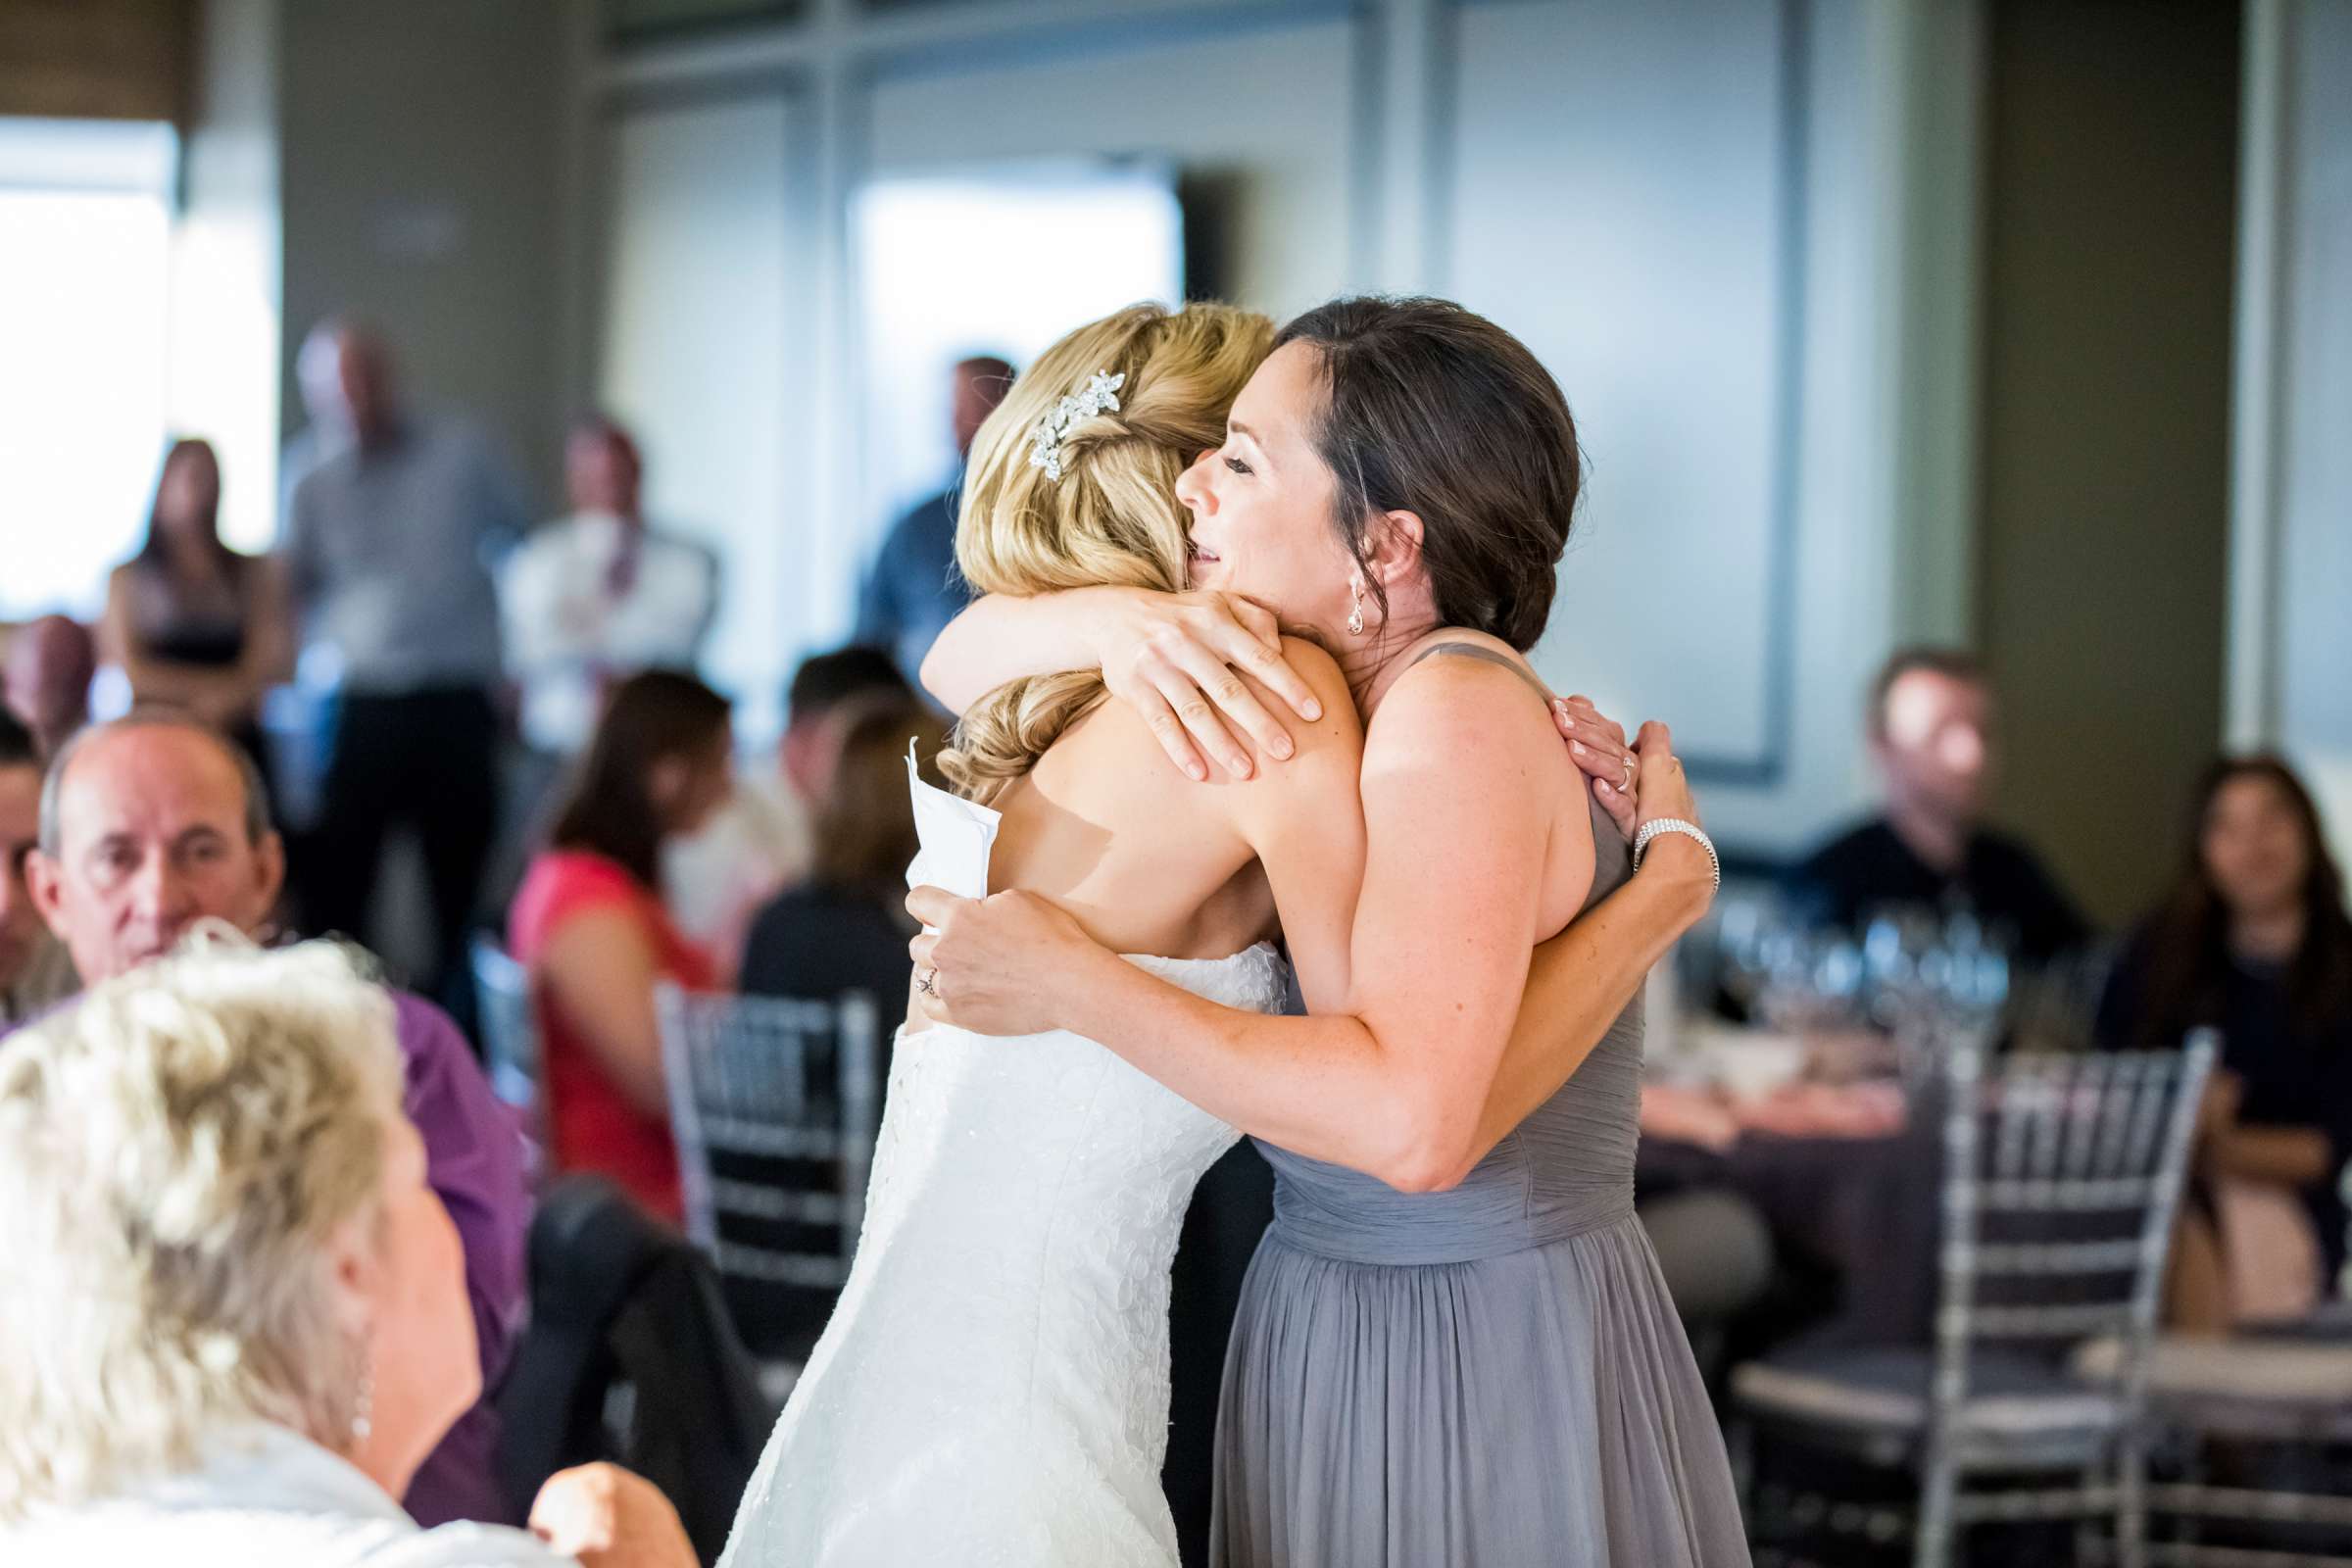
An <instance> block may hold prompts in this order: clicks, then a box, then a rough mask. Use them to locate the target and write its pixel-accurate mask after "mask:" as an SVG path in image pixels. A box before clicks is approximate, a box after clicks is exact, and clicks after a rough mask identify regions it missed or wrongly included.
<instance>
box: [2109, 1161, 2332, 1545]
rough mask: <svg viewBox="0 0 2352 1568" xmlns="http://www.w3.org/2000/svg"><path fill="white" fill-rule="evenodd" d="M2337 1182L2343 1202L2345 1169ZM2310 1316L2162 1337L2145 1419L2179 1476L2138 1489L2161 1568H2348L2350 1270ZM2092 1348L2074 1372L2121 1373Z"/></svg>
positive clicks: (2151, 1365) (2112, 1349) (2149, 1377)
mask: <svg viewBox="0 0 2352 1568" xmlns="http://www.w3.org/2000/svg"><path fill="white" fill-rule="evenodd" d="M2342 1181H2343V1183H2344V1185H2345V1187H2346V1189H2347V1191H2348V1192H2352V1163H2348V1164H2347V1165H2346V1167H2345V1170H2344V1173H2343V1176H2342ZM2346 1267H2347V1271H2348V1272H2347V1277H2346V1278H2345V1279H2339V1280H2337V1281H2335V1282H2333V1285H2334V1291H2333V1296H2332V1299H2326V1300H2323V1301H2322V1302H2321V1304H2320V1305H2319V1307H2318V1308H2317V1309H2316V1310H2315V1311H2313V1312H2312V1313H2311V1314H2310V1315H2309V1316H2307V1317H2303V1318H2299V1319H2293V1320H2289V1321H2285V1322H2276V1323H2264V1324H2259V1325H2252V1326H2247V1327H2243V1328H2241V1329H2240V1330H2239V1331H2238V1332H2237V1333H2235V1334H2231V1335H2229V1336H2226V1337H2224V1336H2206V1335H2196V1336H2188V1335H2181V1336H2167V1337H2165V1338H2162V1339H2159V1340H2158V1341H2157V1342H2156V1347H2155V1350H2154V1352H2153V1354H2152V1355H2151V1357H2150V1359H2149V1362H2148V1372H2147V1382H2148V1406H2149V1414H2150V1417H2151V1419H2152V1420H2153V1422H2154V1423H2155V1424H2156V1426H2157V1428H2158V1430H2159V1431H2160V1432H2161V1433H2162V1434H2163V1436H2164V1438H2165V1439H2166V1444H2167V1447H2168V1448H2169V1449H2170V1450H2171V1451H2172V1452H2173V1453H2174V1454H2175V1455H2176V1457H2177V1459H2178V1465H2177V1469H2178V1472H2179V1473H2178V1475H2177V1476H2174V1477H2172V1478H2171V1479H2168V1480H2166V1481H2163V1482H2160V1483H2158V1484H2155V1485H2151V1486H2150V1487H2149V1488H2148V1508H2149V1512H2150V1514H2151V1515H2152V1516H2153V1523H2152V1524H2151V1527H2150V1536H2151V1539H2150V1541H2149V1544H2148V1559H2149V1561H2150V1562H2152V1563H2158V1564H2162V1565H2165V1568H2352V1487H2347V1485H2346V1481H2347V1478H2348V1476H2352V1293H2348V1292H2347V1290H2346V1287H2347V1285H2352V1264H2347V1265H2346ZM2082 1372H2083V1374H2084V1375H2085V1376H2086V1377H2090V1378H2093V1379H2098V1380H2110V1379H2113V1378H2114V1377H2115V1376H2116V1375H2117V1373H2118V1365H2117V1356H2116V1353H2115V1347H2114V1346H2112V1345H2108V1344H2100V1345H2093V1346H2090V1347H2088V1348H2086V1350H2085V1352H2084V1354H2083V1356H2082Z"/></svg>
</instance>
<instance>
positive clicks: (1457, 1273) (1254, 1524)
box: [1211, 1203, 1748, 1568]
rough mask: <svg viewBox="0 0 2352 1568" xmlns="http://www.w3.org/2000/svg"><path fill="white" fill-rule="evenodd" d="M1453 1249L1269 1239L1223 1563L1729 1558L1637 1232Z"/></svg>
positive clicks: (1685, 1363) (1704, 1412)
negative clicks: (1340, 1251)
mask: <svg viewBox="0 0 2352 1568" xmlns="http://www.w3.org/2000/svg"><path fill="white" fill-rule="evenodd" d="M1627 1207H1628V1210H1629V1211H1628V1212H1626V1213H1625V1214H1624V1215H1623V1217H1621V1218H1617V1219H1613V1220H1609V1221H1606V1222H1604V1223H1602V1224H1599V1225H1597V1226H1595V1227H1593V1228H1592V1229H1589V1230H1584V1231H1582V1232H1581V1233H1579V1234H1576V1235H1573V1236H1569V1237H1566V1238H1564V1239H1561V1240H1557V1241H1552V1242H1547V1243H1544V1244H1542V1245H1539V1246H1535V1247H1531V1248H1528V1249H1525V1250H1517V1251H1510V1252H1506V1253H1503V1254H1501V1255H1495V1256H1482V1257H1477V1258H1473V1259H1471V1260H1468V1261H1460V1262H1424V1263H1405V1264H1398V1263H1388V1262H1365V1261H1359V1260H1352V1259H1348V1258H1338V1257H1331V1256H1324V1255H1318V1254H1317V1253H1316V1252H1314V1251H1312V1250H1305V1249H1302V1248H1300V1247H1299V1246H1296V1245H1294V1244H1293V1243H1291V1242H1289V1241H1286V1240H1285V1239H1284V1237H1283V1235H1282V1226H1281V1225H1279V1224H1278V1225H1277V1226H1276V1228H1275V1230H1274V1231H1273V1232H1271V1233H1269V1235H1268V1236H1267V1238H1266V1240H1265V1242H1264V1244H1263V1245H1262V1246H1261V1247H1260V1248H1259V1250H1258V1253H1257V1256H1256V1258H1255V1259H1254V1261H1253V1262H1252V1263H1251V1265H1250V1277H1249V1281H1248V1284H1247V1285H1246V1287H1245V1288H1244V1292H1243V1298H1242V1306H1241V1312H1240V1315H1239V1316H1238V1318H1237V1319H1236V1321H1235V1325H1234V1332H1233V1341H1232V1344H1231V1347H1230V1348H1229V1350H1228V1353H1227V1358H1226V1366H1225V1377H1224V1391H1223V1404H1222V1408H1221V1409H1220V1412H1219V1416H1218V1424H1217V1497H1216V1512H1215V1521H1214V1526H1213V1530H1212V1535H1211V1541H1212V1544H1213V1550H1214V1555H1215V1560H1216V1562H1217V1563H1219V1564H1221V1565H1222V1568H1371V1565H1388V1568H1438V1565H1450V1568H1462V1565H1472V1568H1520V1565H1532V1564H1545V1565H1571V1568H1602V1565H1604V1564H1615V1565H1625V1568H1634V1565H1639V1568H1684V1565H1689V1568H1735V1565H1744V1564H1746V1563H1747V1561H1748V1552H1747V1545H1746V1542H1745V1539H1744V1536H1743V1533H1742V1531H1741V1529H1740V1512H1739V1507H1738V1504H1737V1502H1736V1500H1735V1498H1734V1495H1733V1488H1732V1480H1731V1471H1730V1467H1729V1465H1728V1464H1727V1463H1726V1460H1725V1455H1724V1446H1723V1439H1722V1434H1721V1432H1720V1430H1719V1429H1718V1427H1717V1425H1716V1421H1715V1416H1714V1412H1713V1410H1712V1409H1711V1408H1710V1406H1709V1403H1708V1400H1707V1394H1706V1389H1705V1387H1704V1385H1703V1384H1702V1383H1701V1382H1700V1379H1699V1376H1698V1370H1697V1367H1696V1365H1695V1364H1694V1363H1693V1362H1692V1360H1691V1349H1690V1346H1689V1344H1688V1343H1687V1342H1686V1340H1685V1339H1684V1336H1683V1330H1682V1324H1681V1322H1680V1321H1679V1320H1678V1319H1677V1318H1676V1316H1675V1313H1674V1308H1673V1305H1672V1303H1671V1302H1670V1301H1669V1300H1668V1299H1667V1295H1666V1286H1665V1281H1664V1280H1663V1278H1662V1277H1661V1276H1660V1274H1659V1272H1658V1264H1657V1259H1656V1257H1655V1256H1654V1255H1653V1254H1652V1252H1651V1251H1650V1247H1649V1240H1648V1238H1647V1237H1646V1236H1645V1235H1644V1234H1643V1233H1642V1227H1641V1223H1640V1221H1638V1220H1637V1219H1635V1218H1634V1217H1633V1215H1632V1213H1631V1212H1630V1203H1629V1204H1628V1205H1627Z"/></svg>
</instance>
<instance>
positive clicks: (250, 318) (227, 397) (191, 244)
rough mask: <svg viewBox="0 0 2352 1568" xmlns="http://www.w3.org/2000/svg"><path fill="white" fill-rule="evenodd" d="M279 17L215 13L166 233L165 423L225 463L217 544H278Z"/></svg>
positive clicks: (213, 8)
mask: <svg viewBox="0 0 2352 1568" xmlns="http://www.w3.org/2000/svg"><path fill="white" fill-rule="evenodd" d="M277 33H278V27H277V7H276V6H275V5H274V4H273V3H272V0H210V3H208V4H207V5H206V6H205V8H204V25H203V26H202V28H201V29H200V30H199V32H198V37H197V48H196V62H195V64H196V88H195V105H194V114H193V117H192V121H191V123H190V124H189V127H188V132H187V136H186V138H185V140H184V141H183V142H182V144H181V152H180V158H181V176H180V183H181V191H182V196H183V200H182V204H181V207H180V211H179V216H178V221H177V223H176V225H175V226H174V229H173V233H172V328H171V330H172V343H171V348H170V351H169V357H168V364H169V366H170V373H171V386H170V392H169V397H170V418H171V422H172V429H173V430H174V431H175V432H177V433H179V434H183V435H197V436H203V437H205V438H206V439H208V440H210V441H211V442H212V443H213V446H214V449H215V450H216V451H217V452H218V453H219V454H220V458H221V484H222V488H221V533H222V534H223V536H225V537H226V538H227V539H228V541H229V542H230V543H231V544H233V545H236V546H238V547H239V548H241V549H246V550H263V549H267V548H268V547H269V545H270V541H271V540H272V539H273V538H275V537H276V531H277V489H278V486H277V449H278V363H279V359H278V356H279V346H280V345H279V336H280V322H279V318H278V297H279V262H280V255H279V232H280V224H279V217H278V177H277V172H278V132H277V108H278V105H277V45H278V37H277Z"/></svg>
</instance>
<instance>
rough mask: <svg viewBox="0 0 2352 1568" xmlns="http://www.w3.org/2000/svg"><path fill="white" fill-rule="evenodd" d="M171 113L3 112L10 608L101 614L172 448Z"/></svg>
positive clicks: (2, 337) (0, 612) (1, 399)
mask: <svg viewBox="0 0 2352 1568" xmlns="http://www.w3.org/2000/svg"><path fill="white" fill-rule="evenodd" d="M177 155H178V154H177V138H176V137H175V136H174V135H173V133H172V128H171V127H170V126H168V125H161V124H128V123H100V122H65V121H40V120H5V119H0V473H5V474H7V475H8V483H7V486H6V488H5V491H4V492H0V535H4V536H5V537H6V538H7V540H8V569H7V570H6V571H5V572H0V618H4V619H10V620H15V619H22V618H24V617H25V616H28V615H32V614H38V613H44V612H48V611H53V610H55V611H65V612H68V613H76V614H81V615H89V614H94V613H96V612H97V611H98V609H99V607H100V603H101V601H102V600H103V598H104V590H105V581H106V572H107V568H108V567H109V566H111V565H112V564H114V563H115V562H117V561H119V560H121V559H122V558H123V555H125V554H126V553H127V552H128V551H129V550H130V549H131V548H132V547H133V545H134V543H135V542H136V540H137V539H138V538H139V537H140V535H141V533H142V531H143V529H144V527H145V522H146V507H147V502H148V491H149V489H150V487H151V486H152V485H153V484H154V482H155V471H156V464H157V461H158V459H159V458H160V457H161V456H162V452H163V441H164V427H165V408H166V397H167V386H166V358H167V342H166V328H167V311H168V308H169V302H170V295H171V239H172V234H171V227H172V221H171V200H170V197H171V191H172V172H173V165H174V163H175V160H176V158H177Z"/></svg>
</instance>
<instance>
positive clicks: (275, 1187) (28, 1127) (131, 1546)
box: [0, 935, 695, 1568]
mask: <svg viewBox="0 0 2352 1568" xmlns="http://www.w3.org/2000/svg"><path fill="white" fill-rule="evenodd" d="M198 943H199V945H198V946H197V947H196V948H194V949H191V950H189V951H186V952H183V953H180V954H178V955H175V956H171V957H166V958H163V959H160V960H159V961H157V962H154V963H151V964H147V965H145V966H143V967H141V968H139V969H137V970H134V971H132V972H130V973H128V974H125V975H122V976H118V977H116V978H114V979H111V980H108V981H105V982H104V983H102V984H100V985H99V986H98V987H97V988H96V989H95V990H94V991H92V992H91V993H90V995H89V996H88V997H87V998H86V999H85V1000H84V1001H83V1002H82V1003H80V1004H79V1005H76V1006H74V1007H72V1008H68V1009H66V1010H64V1011H61V1012H58V1013H55V1014H53V1015H52V1016H50V1017H49V1018H47V1019H45V1020H43V1021H42V1022H41V1023H39V1024H37V1025H35V1026H33V1027H32V1028H30V1029H27V1030H25V1031H24V1032H22V1033H21V1034H19V1035H18V1036H17V1037H16V1038H15V1039H14V1040H12V1041H11V1042H10V1043H9V1047H8V1050H7V1051H6V1052H5V1053H4V1054H0V1256H5V1257H6V1258H7V1259H8V1266H7V1267H6V1268H5V1269H0V1409H4V1410H6V1411H7V1419H6V1420H5V1421H0V1561H6V1562H9V1563H12V1564H22V1565H24V1568H59V1565H65V1564H100V1563H141V1564H155V1563H166V1562H170V1563H187V1564H196V1565H209V1568H227V1565H229V1564H231V1563H234V1564H236V1565H238V1568H360V1565H362V1564H379V1563H380V1564H391V1563H395V1562H398V1563H410V1564H417V1565H419V1568H421V1565H423V1564H425V1563H427V1562H430V1563H432V1564H434V1565H436V1568H555V1565H557V1564H559V1563H561V1562H563V1561H565V1560H566V1559H565V1558H564V1557H562V1556H560V1555H559V1552H560V1551H562V1550H564V1549H577V1548H581V1547H590V1548H593V1547H597V1546H601V1545H603V1544H605V1543H606V1541H607V1540H610V1539H625V1540H629V1541H631V1542H632V1545H631V1547H630V1549H629V1550H628V1551H626V1552H625V1553H613V1552H600V1553H597V1554H595V1555H594V1556H593V1557H592V1558H590V1559H587V1560H593V1561H596V1562H598V1563H599V1564H600V1565H604V1568H687V1565H689V1564H692V1563H693V1562H694V1560H695V1559H694V1555H693V1552H692V1549H691V1547H690V1546H689V1545H688V1544H687V1542H686V1538H685V1534H684V1531H683V1530H682V1529H681V1528H680V1526H679V1524H678V1521H677V1517H676V1515H675V1513H674V1512H673V1511H672V1510H671V1509H670V1508H669V1506H668V1504H667V1503H666V1502H665V1501H663V1500H662V1498H661V1495H660V1494H658V1493H656V1492H654V1490H653V1489H652V1488H651V1487H649V1486H647V1485H646V1484H645V1483H644V1482H642V1481H639V1480H637V1479H636V1478H634V1477H631V1476H627V1475H625V1474H623V1473H621V1472H619V1471H615V1470H613V1469H611V1467H609V1466H606V1467H596V1468H595V1469H594V1470H593V1471H589V1472H582V1471H571V1472H566V1473H565V1474H564V1475H559V1476H556V1477H554V1478H553V1479H551V1480H550V1481H549V1482H548V1483H547V1486H546V1489H545V1490H544V1491H543V1492H542V1493H541V1494H540V1497H539V1501H538V1504H537V1506H536V1507H535V1508H534V1510H533V1515H534V1522H535V1523H536V1524H537V1525H538V1526H539V1528H540V1529H541V1531H542V1533H543V1534H544V1535H545V1536H546V1538H547V1540H546V1541H545V1543H544V1544H543V1543H542V1542H541V1541H537V1540H534V1539H532V1537H530V1536H528V1535H525V1534H523V1533H522V1532H520V1531H518V1530H510V1529H505V1528H502V1527H499V1526H495V1525H484V1524H476V1523H455V1524H443V1525H441V1526H439V1527H438V1528H433V1529H423V1528H420V1527H419V1525H418V1523H417V1521H416V1520H414V1519H412V1518H411V1517H410V1516H409V1515H407V1514H405V1513H403V1512H402V1511H401V1509H400V1505H399V1503H398V1502H397V1500H396V1499H397V1498H399V1497H400V1496H401V1495H402V1494H403V1493H405V1492H407V1491H408V1490H409V1488H410V1478H411V1477H412V1476H414V1475H415V1474H416V1473H417V1467H418V1466H419V1465H420V1464H421V1463H422V1462H423V1460H424V1458H425V1456H426V1455H427V1454H428V1453H430V1452H432V1451H433V1450H434V1448H435V1446H436V1445H438V1444H439V1443H440V1442H441V1441H442V1438H443V1435H444V1434H445V1433H447V1432H448V1431H449V1429H450V1427H451V1424H452V1423H453V1422H456V1421H458V1420H460V1419H461V1418H462V1417H463V1416H464V1415H465V1413H466V1411H467V1410H468V1409H470V1408H473V1407H474V1405H475V1401H476V1400H477V1399H478V1398H479V1397H480V1396H481V1393H482V1374H481V1363H480V1359H479V1357H478V1355H477V1353H476V1350H475V1347H474V1341H473V1323H472V1320H471V1319H470V1318H469V1316H468V1314H467V1311H466V1266H465V1250H464V1248H463V1245H462V1243H461V1242H460V1239H459V1236H458V1232H457V1229H456V1227H455V1226H454V1225H452V1224H451V1222H450V1217H449V1214H448V1212H447V1210H446V1209H444V1208H443V1206H442V1204H441V1201H440V1200H439V1199H437V1198H436V1197H435V1196H434V1194H433V1190H432V1188H431V1186H430V1185H429V1184H428V1179H427V1174H426V1164H427V1155H426V1152H425V1149H424V1144H423V1141H422V1140H421V1139H420V1138H419V1137H418V1134H417V1127H416V1125H415V1124H414V1123H412V1122H411V1121H410V1120H409V1118H408V1117H407V1116H406V1115H405V1114H404V1113H403V1112H402V1110H401V1099H402V1088H401V1080H402V1062H401V1055H400V1052H399V1049H398V1047H397V1046H396V1044H395V1042H394V1030H395V1013H394V1008H393V1005H392V1002H391V1000H390V998H389V997H387V996H386V995H385V993H384V991H383V990H382V988H381V987H379V986H376V985H373V984H371V983H369V982H368V981H367V980H366V979H363V978H362V977H361V976H360V975H359V974H358V973H356V972H355V971H354V969H353V967H352V964H351V960H350V958H349V957H348V956H345V954H344V953H342V952H340V951H338V950H335V949H332V948H327V947H324V946H320V945H313V946H307V947H301V948H294V949H289V950H285V951H281V952H276V953H263V952H260V951H257V950H254V949H251V948H246V947H243V946H241V945H238V944H236V943H235V941H234V939H233V938H229V937H226V936H225V935H224V936H223V938H222V939H221V941H220V942H218V943H215V944H207V943H205V942H204V940H203V939H202V938H199V939H198ZM615 1504H617V1505H615ZM599 1515H602V1516H603V1517H602V1519H601V1520H600V1519H599V1517H598V1516H599ZM624 1523H625V1527H626V1533H625V1535H624V1534H623V1533H622V1532H621V1531H620V1530H619V1529H615V1528H612V1527H617V1526H622V1525H623V1524H624ZM600 1524H601V1525H603V1526H605V1527H606V1528H601V1529H600V1528H598V1526H599V1525H600Z"/></svg>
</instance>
